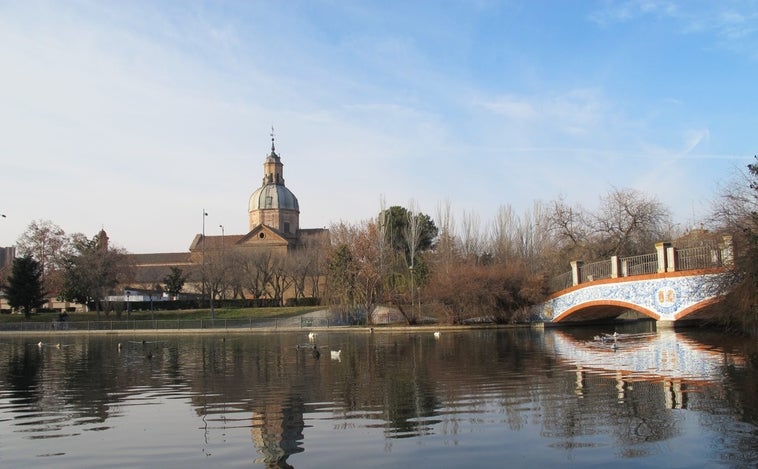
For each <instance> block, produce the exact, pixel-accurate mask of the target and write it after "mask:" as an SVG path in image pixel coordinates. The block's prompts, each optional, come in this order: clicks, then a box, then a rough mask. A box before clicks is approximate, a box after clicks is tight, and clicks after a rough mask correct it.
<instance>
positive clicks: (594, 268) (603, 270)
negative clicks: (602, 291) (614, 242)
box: [579, 259, 611, 283]
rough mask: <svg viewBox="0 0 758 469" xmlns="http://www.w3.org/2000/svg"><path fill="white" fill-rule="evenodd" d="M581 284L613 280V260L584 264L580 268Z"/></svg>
mask: <svg viewBox="0 0 758 469" xmlns="http://www.w3.org/2000/svg"><path fill="white" fill-rule="evenodd" d="M579 273H580V279H581V283H585V282H591V281H593V280H600V279H603V278H611V260H610V259H608V260H605V261H597V262H593V263H591V264H584V265H583V266H581V267H580V268H579Z"/></svg>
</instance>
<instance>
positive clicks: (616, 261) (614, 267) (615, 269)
mask: <svg viewBox="0 0 758 469" xmlns="http://www.w3.org/2000/svg"><path fill="white" fill-rule="evenodd" d="M620 272H621V259H620V258H619V256H611V278H619V273H620Z"/></svg>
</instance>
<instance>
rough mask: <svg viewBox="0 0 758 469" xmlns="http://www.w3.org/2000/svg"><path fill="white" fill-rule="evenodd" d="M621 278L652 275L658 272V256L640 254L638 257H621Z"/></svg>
mask: <svg viewBox="0 0 758 469" xmlns="http://www.w3.org/2000/svg"><path fill="white" fill-rule="evenodd" d="M620 260H621V276H622V277H629V276H632V275H645V274H654V273H657V272H658V254H656V253H652V254H641V255H639V256H631V257H622V258H621V259H620Z"/></svg>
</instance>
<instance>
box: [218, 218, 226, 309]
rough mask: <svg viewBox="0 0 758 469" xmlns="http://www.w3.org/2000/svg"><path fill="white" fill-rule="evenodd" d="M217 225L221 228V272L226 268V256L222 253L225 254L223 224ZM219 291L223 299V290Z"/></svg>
mask: <svg viewBox="0 0 758 469" xmlns="http://www.w3.org/2000/svg"><path fill="white" fill-rule="evenodd" d="M218 227H219V228H221V258H220V261H221V272H224V270H225V269H226V258H225V257H224V254H225V252H224V249H225V246H224V225H218ZM224 276H225V275H224ZM219 293H221V295H220V297H221V299H222V300H223V299H224V298H225V295H224V292H223V291H221V292H219Z"/></svg>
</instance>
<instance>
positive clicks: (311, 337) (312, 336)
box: [308, 332, 316, 341]
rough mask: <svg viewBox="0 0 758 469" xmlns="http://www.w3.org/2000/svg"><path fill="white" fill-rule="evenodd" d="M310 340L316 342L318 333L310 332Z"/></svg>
mask: <svg viewBox="0 0 758 469" xmlns="http://www.w3.org/2000/svg"><path fill="white" fill-rule="evenodd" d="M308 340H311V341H313V340H316V333H315V332H309V333H308Z"/></svg>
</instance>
